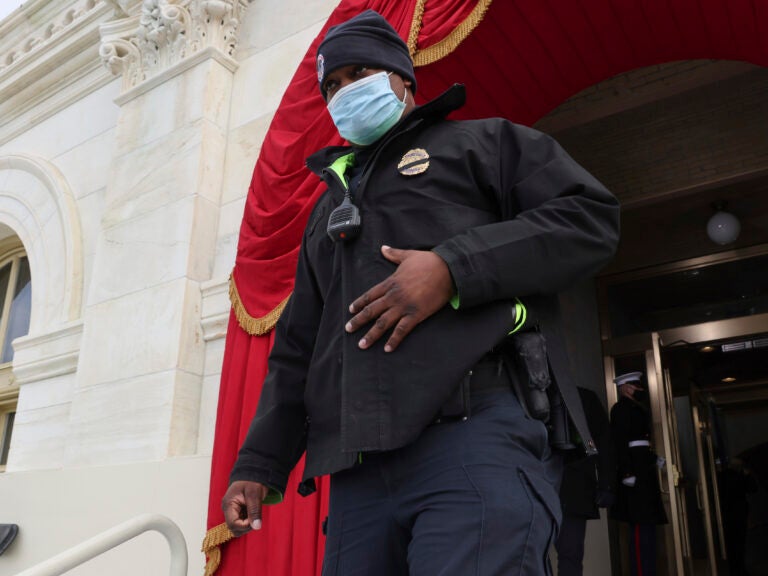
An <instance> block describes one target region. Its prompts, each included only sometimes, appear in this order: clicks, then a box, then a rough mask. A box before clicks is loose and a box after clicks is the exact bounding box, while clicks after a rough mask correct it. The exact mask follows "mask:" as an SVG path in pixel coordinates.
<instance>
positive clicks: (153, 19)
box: [99, 0, 250, 92]
mask: <svg viewBox="0 0 768 576" xmlns="http://www.w3.org/2000/svg"><path fill="white" fill-rule="evenodd" d="M249 1H250V0H143V2H141V5H140V6H134V7H133V8H132V9H130V8H129V9H128V10H124V12H126V16H125V17H124V18H120V19H118V20H115V21H113V22H109V23H105V24H103V25H102V26H101V29H100V31H101V47H100V48H99V54H100V56H101V59H102V61H103V62H104V65H105V66H106V67H107V68H108V69H109V70H110V71H111V72H112V73H113V74H115V75H122V91H123V92H128V91H131V90H133V89H135V88H136V87H137V86H140V85H142V84H143V83H145V82H148V81H150V80H152V78H155V77H161V78H165V77H166V71H168V70H171V69H176V70H178V69H180V66H179V65H180V63H182V62H184V61H186V60H188V59H190V58H193V57H194V56H195V55H198V57H199V55H200V54H209V55H212V54H215V53H218V54H219V55H220V57H219V60H222V61H227V62H234V59H233V56H234V53H235V50H236V49H237V41H238V32H239V27H240V19H241V17H242V14H243V11H244V10H245V9H246V8H247V6H248V3H249Z"/></svg>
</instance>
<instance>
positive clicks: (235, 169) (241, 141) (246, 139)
mask: <svg viewBox="0 0 768 576" xmlns="http://www.w3.org/2000/svg"><path fill="white" fill-rule="evenodd" d="M271 122H272V114H271V113H270V114H265V115H264V116H260V117H258V118H256V119H254V120H251V121H250V122H247V123H246V124H243V125H242V126H238V127H237V128H234V129H233V130H231V131H230V132H229V133H228V134H227V157H226V161H225V163H224V184H223V187H224V190H223V192H222V194H221V203H222V204H226V203H228V202H232V201H233V200H237V199H240V198H244V197H245V196H246V195H247V194H248V186H250V184H251V176H252V174H253V168H254V166H255V165H256V160H257V159H258V158H259V153H260V152H261V145H262V142H263V141H264V136H265V135H266V134H267V130H268V129H269V125H270V123H271Z"/></svg>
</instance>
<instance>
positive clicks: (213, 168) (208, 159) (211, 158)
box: [195, 120, 227, 206]
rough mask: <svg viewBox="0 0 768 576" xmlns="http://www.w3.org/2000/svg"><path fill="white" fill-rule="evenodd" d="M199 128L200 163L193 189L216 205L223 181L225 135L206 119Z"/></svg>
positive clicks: (225, 150)
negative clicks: (200, 132)
mask: <svg viewBox="0 0 768 576" xmlns="http://www.w3.org/2000/svg"><path fill="white" fill-rule="evenodd" d="M200 128H201V131H202V135H201V143H200V163H199V165H198V170H197V174H198V180H197V186H196V187H195V191H196V192H197V193H198V194H199V195H200V196H202V197H203V198H207V199H208V200H210V201H211V202H212V203H213V204H215V205H217V206H218V204H219V202H220V201H221V194H222V183H223V181H224V166H225V157H226V153H227V137H226V135H225V133H224V132H223V131H222V130H221V129H220V128H219V127H218V126H217V125H216V124H214V123H213V122H210V121H208V120H206V121H204V122H203V123H202V125H201V127H200Z"/></svg>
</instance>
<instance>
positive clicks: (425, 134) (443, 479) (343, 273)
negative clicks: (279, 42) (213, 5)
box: [222, 10, 619, 576]
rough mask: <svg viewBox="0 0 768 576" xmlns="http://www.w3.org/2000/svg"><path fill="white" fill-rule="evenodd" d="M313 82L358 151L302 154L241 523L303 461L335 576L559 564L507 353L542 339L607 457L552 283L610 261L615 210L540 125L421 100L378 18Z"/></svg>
mask: <svg viewBox="0 0 768 576" xmlns="http://www.w3.org/2000/svg"><path fill="white" fill-rule="evenodd" d="M317 77H318V86H319V92H320V94H321V96H322V97H323V99H324V100H325V102H326V103H327V107H328V111H329V113H330V115H331V118H332V120H333V122H334V124H335V125H336V127H337V129H338V131H339V133H340V134H341V136H343V137H344V138H345V139H346V140H348V141H349V142H350V146H343V147H331V148H326V149H323V150H321V151H319V152H318V153H316V154H315V155H313V156H312V157H310V158H309V159H308V161H307V165H308V167H309V168H310V169H311V170H312V171H314V172H315V173H316V174H317V175H318V176H319V177H320V178H321V179H322V180H323V181H324V182H325V183H326V184H327V186H328V190H327V192H326V193H325V194H324V195H323V196H321V198H320V199H319V200H318V202H317V204H316V206H315V207H314V210H313V212H312V214H311V215H310V217H309V221H308V225H307V228H306V230H305V234H304V238H303V240H302V245H301V251H300V253H299V259H298V265H297V272H296V278H295V284H294V291H293V294H292V296H291V298H290V300H289V302H288V303H287V305H286V307H285V309H284V311H283V313H282V315H281V317H280V320H279V322H278V323H277V326H276V329H275V341H274V347H273V349H272V353H271V355H270V359H269V372H268V375H267V378H266V380H265V382H264V386H263V392H262V394H261V398H260V400H259V405H258V409H257V412H256V415H255V417H254V419H253V421H252V423H251V427H250V430H249V432H248V435H247V437H246V439H245V442H244V443H243V446H242V448H241V450H240V453H239V455H238V459H237V462H236V463H235V465H234V467H233V470H232V473H231V475H230V480H231V484H230V487H229V489H228V491H227V493H226V494H225V496H224V498H223V502H222V507H223V510H224V515H225V519H226V521H227V524H228V526H229V527H230V529H231V530H232V531H233V533H235V535H241V534H244V533H246V532H248V531H249V530H251V529H258V528H260V526H261V506H262V503H272V502H277V501H279V500H280V499H281V497H282V494H283V492H284V490H285V486H286V482H287V478H288V474H289V472H290V471H291V469H292V468H293V467H294V466H295V464H296V462H297V461H298V460H299V458H300V457H301V455H302V453H304V452H305V450H306V465H305V469H304V478H303V482H302V487H303V490H304V491H305V492H307V491H309V490H311V488H312V480H313V478H314V477H316V476H320V475H325V474H330V475H331V489H330V503H329V517H328V523H327V527H328V528H327V540H326V550H325V557H324V566H323V573H324V575H325V576H333V575H340V576H350V575H353V574H359V575H366V576H398V575H406V574H443V575H446V576H451V575H455V576H467V575H469V574H473V575H478V576H484V575H490V574H526V575H540V574H545V573H547V572H548V565H547V560H546V558H547V551H548V548H549V545H550V544H551V542H552V538H553V536H554V534H555V532H556V529H557V523H558V521H559V516H560V511H559V502H558V496H557V491H556V484H557V480H558V478H559V470H556V469H555V467H554V466H553V463H554V459H553V458H552V454H551V450H550V447H549V434H548V429H547V425H546V423H545V422H544V421H542V420H541V419H537V418H532V417H528V416H526V411H525V410H524V408H523V407H522V406H521V403H520V402H519V401H518V398H517V396H516V395H515V394H514V393H513V391H512V389H511V376H510V374H511V372H510V370H508V369H507V366H506V364H505V362H504V358H503V357H502V356H501V355H500V353H499V352H498V350H499V349H500V348H502V346H501V344H502V343H503V341H504V340H505V339H506V338H507V337H508V335H509V334H511V333H513V334H519V333H523V332H525V331H529V330H530V331H535V332H537V333H540V334H541V335H542V337H546V338H547V345H548V346H549V348H548V349H547V353H546V354H544V356H543V358H544V361H545V362H546V363H548V364H549V366H551V370H552V372H553V373H554V375H555V377H556V384H557V386H558V387H559V389H560V390H561V395H562V397H563V399H564V401H565V404H566V406H567V407H568V409H569V411H570V413H571V417H572V419H573V420H574V422H575V423H576V425H577V427H580V435H581V437H582V438H583V439H584V444H585V446H586V449H589V450H592V449H593V444H592V441H591V439H590V436H589V431H588V430H587V429H586V425H585V423H584V418H583V414H582V412H581V409H580V406H579V404H578V396H577V393H576V390H575V387H573V386H572V385H571V383H570V381H569V378H570V374H569V369H568V363H567V361H566V360H564V358H563V355H562V352H563V349H564V347H563V346H562V345H560V343H559V342H560V340H561V338H559V337H558V328H559V326H560V323H561V322H560V316H559V312H558V308H557V292H558V290H562V289H563V288H565V287H567V286H569V285H571V284H572V283H573V282H574V281H576V280H577V279H578V278H583V277H585V276H589V275H591V274H593V273H594V272H596V271H597V270H598V269H599V268H600V267H602V266H603V265H604V264H605V263H606V262H607V261H608V260H609V259H610V258H611V257H612V255H613V253H614V251H615V249H616V243H617V239H618V213H619V210H618V204H617V202H616V199H615V198H614V197H613V196H612V195H611V194H610V193H609V192H608V191H607V190H606V189H605V188H604V187H603V186H602V184H600V183H599V182H598V181H597V180H596V179H595V178H594V177H592V176H591V175H590V174H588V173H587V172H586V171H585V170H584V169H583V168H581V167H580V166H579V165H578V164H577V163H576V162H574V161H573V160H572V159H571V158H570V157H569V156H568V155H567V154H566V153H565V152H564V151H563V150H562V149H561V148H560V147H559V146H558V145H557V144H556V143H555V142H554V141H553V140H552V139H551V138H548V137H547V136H545V135H544V134H541V133H539V132H537V131H535V130H531V129H529V128H525V127H522V126H518V125H515V124H512V123H511V122H508V121H505V120H502V119H488V120H474V121H462V122H456V121H451V120H448V119H447V118H446V116H447V115H448V114H450V113H451V112H452V111H454V110H456V109H458V108H460V107H461V105H462V104H463V103H464V98H465V96H464V90H463V88H462V87H461V86H454V87H453V88H451V89H449V90H448V91H447V92H445V93H444V94H443V95H441V96H439V97H438V98H436V99H435V100H432V101H431V102H428V103H426V104H424V105H422V106H416V104H415V101H414V94H415V93H416V89H417V86H416V77H415V74H414V70H413V63H412V61H411V58H410V55H409V52H408V48H407V46H406V44H405V42H403V40H402V39H401V38H400V37H399V36H398V34H397V33H396V32H395V30H394V29H393V28H392V26H390V24H389V23H388V22H387V21H386V20H385V19H384V18H382V17H381V15H379V14H377V13H376V12H374V11H372V10H368V11H365V12H363V13H362V14H359V15H358V16H355V17H354V18H352V19H350V20H349V21H347V22H345V23H342V24H340V25H338V26H335V27H333V28H331V29H330V30H329V31H328V33H327V35H326V36H325V38H324V40H323V41H322V42H321V43H320V45H319V47H318V53H317ZM531 318H535V319H536V320H535V322H532V321H530V319H531ZM525 333H528V332H525ZM531 341H540V342H543V340H542V339H532V340H531ZM540 350H542V351H543V348H541V347H540ZM545 372H546V375H547V378H548V375H549V368H548V367H547V369H546V371H545ZM524 376H525V375H524ZM545 380H546V379H545ZM541 382H543V381H542V380H541V379H538V378H537V380H536V384H537V385H538V384H539V383H541ZM524 385H525V386H527V385H528V382H525V383H524ZM574 399H575V401H574ZM255 570H256V572H258V569H255Z"/></svg>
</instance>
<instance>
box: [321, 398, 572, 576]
mask: <svg viewBox="0 0 768 576" xmlns="http://www.w3.org/2000/svg"><path fill="white" fill-rule="evenodd" d="M471 406H472V414H471V416H470V418H469V419H468V420H466V421H454V422H444V423H440V424H434V425H432V426H430V427H428V428H427V429H426V430H425V431H424V432H423V433H422V434H421V436H420V437H419V438H418V440H417V441H416V442H414V443H413V444H411V445H409V446H406V447H405V448H401V449H399V450H394V451H391V452H383V453H377V454H364V455H363V458H362V463H361V464H359V465H358V466H355V467H354V468H351V469H349V470H343V471H341V472H338V473H336V474H333V475H332V476H331V494H330V509H329V516H328V533H327V540H326V549H325V561H324V563H323V576H358V575H359V576H496V575H497V576H514V575H518V574H522V575H530V576H533V575H535V576H542V575H545V574H551V569H550V567H549V560H548V550H549V546H550V544H551V543H552V542H553V539H554V537H555V535H556V532H557V526H558V524H559V522H560V501H559V497H558V492H557V483H558V482H559V475H560V469H559V460H557V459H554V458H552V457H551V453H550V450H549V446H548V443H547V432H546V429H545V427H544V425H543V424H542V423H541V422H538V421H536V420H531V419H529V418H526V417H525V415H524V414H523V412H522V409H521V407H520V404H519V403H518V401H517V398H516V397H515V396H514V394H513V393H512V392H511V391H509V392H508V391H493V392H487V393H482V394H477V395H475V396H474V397H473V398H472V402H471Z"/></svg>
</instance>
